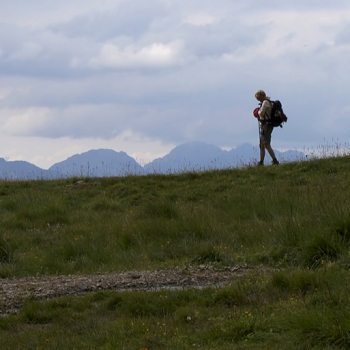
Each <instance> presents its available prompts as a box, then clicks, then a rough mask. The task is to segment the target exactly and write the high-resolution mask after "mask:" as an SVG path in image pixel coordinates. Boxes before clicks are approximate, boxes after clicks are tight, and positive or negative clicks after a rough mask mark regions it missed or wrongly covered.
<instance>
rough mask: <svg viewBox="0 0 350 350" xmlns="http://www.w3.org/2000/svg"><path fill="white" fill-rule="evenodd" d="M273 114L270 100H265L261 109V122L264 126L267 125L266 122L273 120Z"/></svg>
mask: <svg viewBox="0 0 350 350" xmlns="http://www.w3.org/2000/svg"><path fill="white" fill-rule="evenodd" d="M271 112H272V103H271V102H270V101H269V100H264V102H263V103H262V104H261V107H260V109H259V112H258V113H259V120H260V122H261V123H262V124H265V121H269V120H270V119H271Z"/></svg>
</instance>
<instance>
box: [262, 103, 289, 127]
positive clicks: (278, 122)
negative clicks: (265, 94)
mask: <svg viewBox="0 0 350 350" xmlns="http://www.w3.org/2000/svg"><path fill="white" fill-rule="evenodd" d="M268 101H269V102H270V103H271V104H272V111H271V119H270V120H269V121H268V122H267V124H269V125H272V126H273V127H277V126H279V127H280V128H283V125H282V124H283V123H286V122H287V119H288V118H287V116H286V115H285V114H284V112H283V108H282V103H281V102H280V101H278V100H276V101H270V100H268Z"/></svg>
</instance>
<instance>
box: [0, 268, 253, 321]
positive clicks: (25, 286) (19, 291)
mask: <svg viewBox="0 0 350 350" xmlns="http://www.w3.org/2000/svg"><path fill="white" fill-rule="evenodd" d="M246 270H247V269H246V268H242V267H236V268H227V269H221V270H218V269H214V268H213V267H211V266H200V267H196V268H194V267H187V268H174V269H165V270H157V271H128V272H123V273H117V274H106V275H104V274H98V275H89V276H86V275H84V276H83V275H69V276H41V277H25V278H13V279H12V278H11V279H0V315H6V314H9V313H16V312H17V311H18V309H19V307H20V306H21V305H23V303H24V302H25V300H27V299H28V298H34V299H51V298H56V297H60V296H64V295H78V294H82V293H86V292H90V291H98V290H107V289H109V290H118V291H137V290H146V291H151V290H161V289H173V290H174V289H187V288H204V287H208V286H212V287H221V286H224V285H227V284H229V283H230V282H231V281H232V279H233V278H236V277H238V276H240V275H242V274H243V273H244V272H245V271H246Z"/></svg>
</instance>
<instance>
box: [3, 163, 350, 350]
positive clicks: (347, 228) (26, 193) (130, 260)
mask: <svg viewBox="0 0 350 350" xmlns="http://www.w3.org/2000/svg"><path fill="white" fill-rule="evenodd" d="M349 173H350V162H349V157H335V158H330V159H314V160H312V161H307V162H296V163H288V164H283V165H279V166H278V167H263V168H262V167H247V168H244V169H232V170H223V171H208V172H202V173H184V174H178V175H167V176H163V175H151V176H142V177H133V176H130V177H123V178H103V179H98V181H99V182H100V183H101V184H100V185H99V186H95V185H94V182H95V181H96V179H83V180H84V181H86V183H87V186H84V187H77V186H71V185H73V184H74V182H75V181H77V180H80V179H69V180H57V181H25V182H2V183H1V184H0V277H2V278H5V277H23V276H38V275H39V276H40V275H61V274H63V275H68V274H93V273H109V272H118V271H125V270H129V269H130V270H131V269H132V270H144V269H148V270H153V269H162V268H167V267H175V266H183V267H184V266H187V265H192V266H195V265H202V264H205V265H211V266H215V267H217V268H221V267H234V266H242V265H244V266H248V267H251V269H249V271H251V272H247V273H246V274H245V275H244V276H243V277H239V278H238V279H237V281H234V282H233V283H232V284H231V285H230V286H228V287H225V288H223V289H210V288H208V289H204V290H188V291H162V292H149V293H147V292H135V293H130V292H125V293H117V292H113V291H109V292H98V293H89V294H86V295H84V296H79V297H63V298H58V299H55V300H51V301H35V300H32V301H28V302H27V303H26V304H25V305H24V306H23V307H21V309H20V312H19V313H18V315H10V316H7V317H1V318H0V340H1V343H2V348H4V349H41V348H42V349H63V348H69V349H142V348H143V349H188V348H202V349H347V348H349V347H350V336H349V334H350V321H348V315H349V312H350V310H349V305H350V303H349V297H350V293H349V291H348V282H349V280H350V274H349V270H348V269H349V267H350V264H349V247H350V200H349V180H348V178H349V176H348V175H349ZM258 266H259V269H255V268H254V267H258ZM262 266H263V267H264V268H263V269H262V268H261V267H262ZM258 271H260V272H258ZM261 271H266V272H264V273H262V272H261Z"/></svg>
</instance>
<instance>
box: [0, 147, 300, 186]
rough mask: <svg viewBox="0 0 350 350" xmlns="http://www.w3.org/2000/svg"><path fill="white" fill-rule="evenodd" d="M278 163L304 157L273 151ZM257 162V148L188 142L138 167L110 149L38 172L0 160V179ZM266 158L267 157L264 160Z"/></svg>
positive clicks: (134, 172)
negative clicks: (229, 147)
mask: <svg viewBox="0 0 350 350" xmlns="http://www.w3.org/2000/svg"><path fill="white" fill-rule="evenodd" d="M275 153H276V156H277V158H278V159H279V160H280V161H281V162H290V161H296V160H302V159H305V155H304V153H302V152H300V151H294V150H289V151H286V152H280V151H277V150H275ZM258 158H259V148H258V147H254V146H252V145H250V144H243V145H240V146H238V147H236V148H233V149H231V150H230V151H226V150H222V149H221V148H219V147H217V146H215V145H212V144H207V143H205V142H198V141H194V142H189V143H185V144H182V145H179V146H177V147H175V148H174V149H173V150H172V151H171V152H170V153H169V154H167V155H166V156H164V157H162V158H157V159H155V160H153V161H152V162H150V163H148V164H146V165H144V166H141V165H140V164H138V163H137V162H136V161H135V159H134V158H132V157H130V156H128V155H127V154H126V153H125V152H116V151H113V150H110V149H98V150H90V151H87V152H84V153H82V154H76V155H73V156H71V157H69V158H67V159H66V160H64V161H62V162H59V163H56V164H54V165H52V166H51V167H50V168H49V169H48V170H44V169H41V168H39V167H37V166H35V165H33V164H31V163H28V162H26V161H6V160H5V159H3V158H0V179H3V180H38V179H46V180H49V179H59V178H70V177H113V176H126V175H147V174H173V173H182V172H186V171H204V170H214V169H225V168H237V167H243V166H247V165H252V164H254V163H255V162H256V160H257V159H258ZM267 158H268V156H267Z"/></svg>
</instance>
